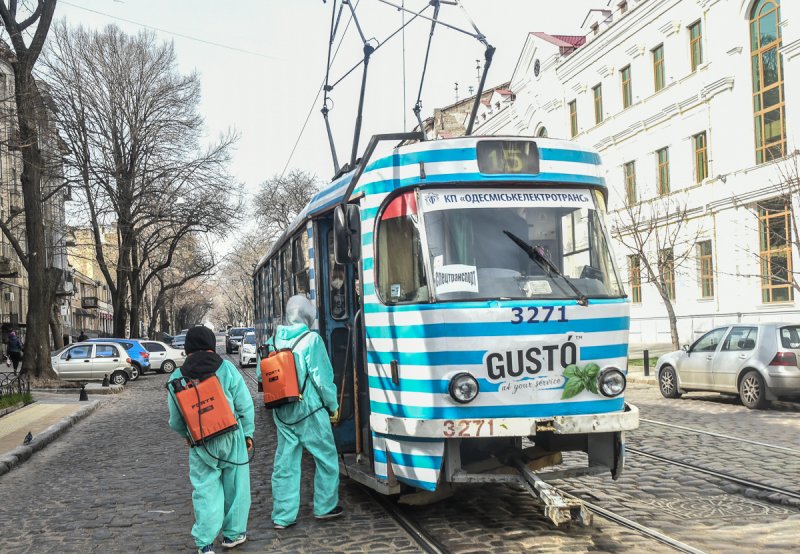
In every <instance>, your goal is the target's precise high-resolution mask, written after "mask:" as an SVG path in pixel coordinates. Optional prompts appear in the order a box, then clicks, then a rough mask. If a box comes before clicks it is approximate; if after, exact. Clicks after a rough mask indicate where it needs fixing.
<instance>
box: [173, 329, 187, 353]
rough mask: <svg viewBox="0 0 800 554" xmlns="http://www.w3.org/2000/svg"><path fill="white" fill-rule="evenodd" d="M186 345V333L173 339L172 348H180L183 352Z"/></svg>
mask: <svg viewBox="0 0 800 554" xmlns="http://www.w3.org/2000/svg"><path fill="white" fill-rule="evenodd" d="M185 344H186V333H181V334H180V335H176V336H174V337H172V348H178V349H180V350H183V347H184V345H185Z"/></svg>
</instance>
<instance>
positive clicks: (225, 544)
mask: <svg viewBox="0 0 800 554" xmlns="http://www.w3.org/2000/svg"><path fill="white" fill-rule="evenodd" d="M246 540H247V533H242V534H241V535H239V536H238V537H234V538H232V539H229V538H228V537H222V548H233V547H234V546H239V545H240V544H242V543H243V542H244V541H246Z"/></svg>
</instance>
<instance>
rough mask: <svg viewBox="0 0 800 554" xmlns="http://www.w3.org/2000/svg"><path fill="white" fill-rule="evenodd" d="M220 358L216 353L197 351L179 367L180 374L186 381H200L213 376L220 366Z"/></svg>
mask: <svg viewBox="0 0 800 554" xmlns="http://www.w3.org/2000/svg"><path fill="white" fill-rule="evenodd" d="M222 361H223V360H222V358H221V357H220V355H219V354H217V353H216V352H206V351H205V350H199V351H197V352H192V353H191V354H189V357H188V358H186V361H185V362H183V365H182V366H181V373H182V374H183V376H184V377H186V378H187V379H198V380H200V381H202V380H203V379H205V378H206V377H210V376H211V375H214V374H215V373H216V372H217V370H218V369H219V367H220V366H221V365H222Z"/></svg>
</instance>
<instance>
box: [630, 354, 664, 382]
mask: <svg viewBox="0 0 800 554" xmlns="http://www.w3.org/2000/svg"><path fill="white" fill-rule="evenodd" d="M654 365H655V361H654V360H651V362H650V374H649V376H647V377H645V375H644V367H643V366H636V365H629V366H628V375H627V379H628V382H629V383H638V384H640V385H653V386H656V385H657V384H658V383H657V381H656V376H655V368H654V367H653V366H654Z"/></svg>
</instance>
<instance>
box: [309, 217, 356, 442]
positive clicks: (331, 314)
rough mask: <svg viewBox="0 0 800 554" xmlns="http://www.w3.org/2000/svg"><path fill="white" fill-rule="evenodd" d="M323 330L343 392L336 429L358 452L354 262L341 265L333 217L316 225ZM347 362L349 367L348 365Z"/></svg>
mask: <svg viewBox="0 0 800 554" xmlns="http://www.w3.org/2000/svg"><path fill="white" fill-rule="evenodd" d="M315 236H316V237H317V238H316V241H315V242H316V247H317V252H318V254H317V256H318V257H317V267H318V268H319V271H320V279H319V280H318V281H317V294H318V295H319V302H318V306H319V323H320V333H321V334H322V337H323V338H324V339H325V344H326V346H327V348H328V354H329V355H330V357H331V365H333V379H334V382H335V383H336V390H337V393H338V395H339V405H340V407H339V410H340V413H341V419H340V423H339V424H338V425H336V426H334V428H333V434H334V438H335V439H336V445H337V447H338V448H339V450H340V451H341V452H354V451H355V444H356V440H355V420H354V417H353V407H354V404H353V352H352V346H350V347H348V343H350V344H352V337H350V329H351V328H352V325H353V316H354V314H355V294H354V292H355V285H354V278H353V275H354V273H353V272H354V270H355V268H354V267H353V266H352V265H341V264H337V263H336V260H335V258H334V254H333V217H332V215H331V216H329V217H326V218H324V219H321V220H318V221H317V222H316V226H315ZM345 364H347V369H346V368H345Z"/></svg>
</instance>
